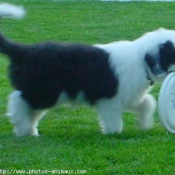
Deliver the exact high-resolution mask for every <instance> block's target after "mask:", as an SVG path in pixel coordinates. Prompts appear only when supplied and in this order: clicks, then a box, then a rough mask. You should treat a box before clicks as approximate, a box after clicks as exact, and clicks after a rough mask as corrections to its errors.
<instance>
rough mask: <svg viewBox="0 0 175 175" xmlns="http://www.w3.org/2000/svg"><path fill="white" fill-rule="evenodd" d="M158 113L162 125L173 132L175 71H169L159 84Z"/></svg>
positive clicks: (174, 130) (174, 118) (174, 129)
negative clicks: (160, 84)
mask: <svg viewBox="0 0 175 175" xmlns="http://www.w3.org/2000/svg"><path fill="white" fill-rule="evenodd" d="M158 113H159V118H160V121H161V123H162V125H163V126H164V127H165V128H166V129H167V130H168V131H169V132H171V133H175V72H172V73H170V74H169V75H168V76H167V77H166V79H165V80H164V82H163V84H162V86H161V89H160V93H159V98H158Z"/></svg>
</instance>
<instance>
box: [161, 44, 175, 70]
mask: <svg viewBox="0 0 175 175" xmlns="http://www.w3.org/2000/svg"><path fill="white" fill-rule="evenodd" d="M159 62H160V67H161V68H162V69H163V70H164V71H166V72H168V71H170V70H169V69H170V68H171V67H172V66H173V67H174V65H175V48H174V44H173V43H172V42H171V41H167V42H165V43H164V44H161V45H160V47H159ZM171 71H172V70H171ZM174 71H175V70H174Z"/></svg>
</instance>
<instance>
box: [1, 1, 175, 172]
mask: <svg viewBox="0 0 175 175" xmlns="http://www.w3.org/2000/svg"><path fill="white" fill-rule="evenodd" d="M8 2H12V3H15V4H20V5H24V7H25V8H26V9H27V15H26V18H25V19H23V20H21V21H16V20H11V19H3V20H1V21H0V22H1V23H0V30H1V32H2V33H3V34H4V35H6V36H7V37H9V38H11V39H13V40H17V41H20V42H25V43H34V42H39V41H43V40H58V41H70V42H83V43H88V44H94V43H107V42H111V41H115V40H122V39H128V40H133V39H135V38H137V37H139V36H140V35H142V34H143V33H145V32H148V31H150V30H154V29H157V28H159V27H166V28H169V29H175V22H174V20H175V11H174V9H175V3H173V2H125V3H124V2H97V1H75V2H72V1H69V2H64V1H51V0H50V1H49V0H45V1H44V0H31V1H30V0H28V1H27V0H8ZM0 57H1V59H0V71H1V74H0V85H1V86H0V97H1V98H0V174H2V170H3V171H4V173H6V174H8V173H9V174H10V173H13V172H7V170H9V171H11V170H14V171H15V170H26V173H28V174H29V173H31V174H61V173H62V174H65V173H66V172H63V171H61V170H71V171H70V172H69V174H88V175H135V174H136V175H137V174H140V175H174V174H175V168H174V166H175V165H174V160H175V140H174V139H175V136H174V135H173V134H171V133H168V132H167V131H166V130H165V129H164V128H163V127H162V125H161V124H160V121H159V119H158V115H157V113H156V115H155V126H154V128H153V129H151V130H149V131H139V130H137V129H136V128H135V121H134V115H133V114H128V113H125V115H124V122H125V128H124V131H123V132H122V133H121V134H119V135H117V134H113V135H102V134H101V132H100V128H99V126H98V121H97V113H96V111H94V110H93V109H91V108H87V107H85V106H81V107H76V108H71V107H69V106H62V107H60V108H56V109H53V110H51V111H50V112H49V113H48V114H47V116H46V117H45V118H44V119H43V120H42V121H41V122H40V125H39V132H40V136H39V137H21V138H16V137H15V136H14V135H13V133H12V125H11V123H10V122H9V120H8V119H7V118H6V117H5V113H6V106H7V97H8V94H9V93H11V92H12V88H11V86H10V83H9V81H8V77H7V67H8V60H7V59H6V58H5V57H4V56H3V55H0ZM159 89H160V84H157V85H156V86H155V87H154V88H153V90H152V92H151V93H152V94H153V95H154V96H155V97H156V98H158V93H159ZM29 170H30V171H29ZM32 170H33V171H32ZM39 170H45V171H42V172H41V171H40V172H39ZM46 170H47V171H46ZM52 170H57V172H56V171H55V173H54V172H51V171H52ZM77 170H84V171H77ZM14 174H25V173H24V172H22V173H21V172H19V171H18V172H14Z"/></svg>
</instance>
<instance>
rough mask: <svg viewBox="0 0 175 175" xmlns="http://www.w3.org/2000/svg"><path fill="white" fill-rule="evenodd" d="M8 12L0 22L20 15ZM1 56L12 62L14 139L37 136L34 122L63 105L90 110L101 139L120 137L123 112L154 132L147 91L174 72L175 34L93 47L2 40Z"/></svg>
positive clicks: (152, 105) (151, 100)
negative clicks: (93, 110) (102, 135)
mask: <svg viewBox="0 0 175 175" xmlns="http://www.w3.org/2000/svg"><path fill="white" fill-rule="evenodd" d="M6 5H7V4H6ZM8 6H9V8H8ZM10 7H13V5H10V4H8V5H7V8H6V9H5V10H4V11H3V13H2V11H1V9H2V5H0V14H1V16H6V15H7V14H10V15H9V16H11V17H13V16H14V17H15V16H17V15H16V14H17V13H18V12H19V11H20V10H21V9H20V8H19V9H18V7H16V8H15V10H11V8H10ZM12 12H13V13H12ZM18 14H19V13H18ZM23 14H24V13H21V15H19V16H18V17H22V16H23ZM0 52H1V53H3V54H5V55H7V56H8V58H9V60H10V66H9V77H10V80H11V83H12V85H13V87H14V88H15V91H14V92H13V93H12V94H11V95H10V96H9V104H8V109H9V118H10V119H11V121H12V123H13V124H14V125H15V133H16V135H17V136H23V135H38V131H37V125H38V122H39V120H40V119H41V118H42V117H43V116H44V115H45V114H46V112H47V110H48V109H50V108H53V107H55V106H60V105H61V104H63V103H64V102H66V101H71V102H72V103H76V104H79V103H86V104H88V105H92V106H94V107H95V108H96V109H97V111H98V113H99V121H100V125H101V127H102V131H103V133H105V134H109V133H115V132H121V131H122V129H123V121H122V114H123V112H124V111H131V112H134V113H136V114H137V117H138V118H137V120H138V124H139V127H140V128H141V129H149V128H151V127H152V126H153V121H154V118H153V115H154V112H155V110H156V101H155V99H154V98H153V96H152V95H150V94H149V89H150V87H151V85H152V83H153V82H154V81H159V80H163V79H164V78H165V77H166V76H167V74H168V73H169V72H170V71H174V70H175V69H174V68H175V67H174V64H175V31H173V30H167V29H158V30H156V31H153V32H149V33H147V34H145V35H143V36H141V37H140V38H138V39H136V40H134V41H117V42H112V43H109V44H98V45H92V46H91V45H86V44H68V43H56V42H42V43H38V44H32V45H27V44H21V43H16V42H13V41H11V40H9V39H7V38H5V37H4V36H3V35H0Z"/></svg>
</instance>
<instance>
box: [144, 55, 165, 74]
mask: <svg viewBox="0 0 175 175" xmlns="http://www.w3.org/2000/svg"><path fill="white" fill-rule="evenodd" d="M145 61H146V64H147V66H148V68H149V69H150V71H151V73H152V74H153V75H154V76H155V77H161V76H162V74H164V71H163V70H162V69H161V67H160V64H159V56H158V55H157V54H149V53H147V54H146V55H145Z"/></svg>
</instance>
